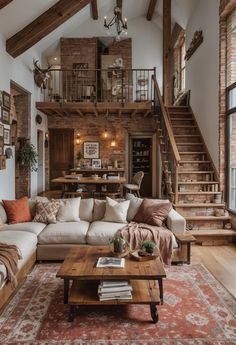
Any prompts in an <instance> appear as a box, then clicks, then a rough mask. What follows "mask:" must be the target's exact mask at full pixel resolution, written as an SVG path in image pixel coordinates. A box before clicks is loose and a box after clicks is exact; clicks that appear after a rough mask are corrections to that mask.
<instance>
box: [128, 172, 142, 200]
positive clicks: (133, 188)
mask: <svg viewBox="0 0 236 345" xmlns="http://www.w3.org/2000/svg"><path fill="white" fill-rule="evenodd" d="M143 177H144V172H143V171H138V172H137V173H136V174H135V175H134V176H133V178H132V181H131V183H127V184H125V188H126V189H128V191H129V193H133V194H135V195H137V196H138V197H139V198H140V192H139V191H140V187H141V183H142V180H143Z"/></svg>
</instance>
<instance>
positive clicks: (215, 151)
mask: <svg viewBox="0 0 236 345" xmlns="http://www.w3.org/2000/svg"><path fill="white" fill-rule="evenodd" d="M196 30H203V38H204V41H203V43H202V44H201V45H200V47H199V48H198V49H197V50H196V51H195V53H194V54H193V55H192V56H191V58H190V60H189V61H187V63H186V89H187V90H189V89H190V90H191V100H190V102H191V106H192V109H193V112H194V114H195V116H196V119H197V122H198V125H199V126H200V129H201V132H202V134H203V137H204V140H205V142H206V144H207V147H208V150H209V152H210V154H211V157H212V159H213V161H214V164H215V166H216V168H217V169H218V158H219V137H218V136H219V134H218V133H219V130H218V90H219V0H207V1H206V0H198V3H197V6H196V8H195V10H194V13H193V15H192V17H191V18H190V20H189V22H188V25H187V28H186V48H187V49H188V48H189V45H190V42H191V40H192V38H193V35H194V32H195V31H196Z"/></svg>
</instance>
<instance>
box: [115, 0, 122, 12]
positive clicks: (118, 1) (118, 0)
mask: <svg viewBox="0 0 236 345" xmlns="http://www.w3.org/2000/svg"><path fill="white" fill-rule="evenodd" d="M116 6H117V7H119V8H120V9H121V10H122V0H116Z"/></svg>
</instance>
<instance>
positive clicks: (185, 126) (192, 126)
mask: <svg viewBox="0 0 236 345" xmlns="http://www.w3.org/2000/svg"><path fill="white" fill-rule="evenodd" d="M172 128H197V126H196V125H173V126H172Z"/></svg>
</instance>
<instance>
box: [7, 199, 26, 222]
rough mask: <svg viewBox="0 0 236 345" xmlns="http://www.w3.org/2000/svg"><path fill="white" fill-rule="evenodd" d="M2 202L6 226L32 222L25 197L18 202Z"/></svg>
mask: <svg viewBox="0 0 236 345" xmlns="http://www.w3.org/2000/svg"><path fill="white" fill-rule="evenodd" d="M2 202H3V206H4V209H5V211H6V214H7V222H8V224H17V223H23V222H30V221H31V220H32V217H31V214H30V208H29V201H28V197H27V196H24V197H23V198H20V199H18V200H3V201H2Z"/></svg>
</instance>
